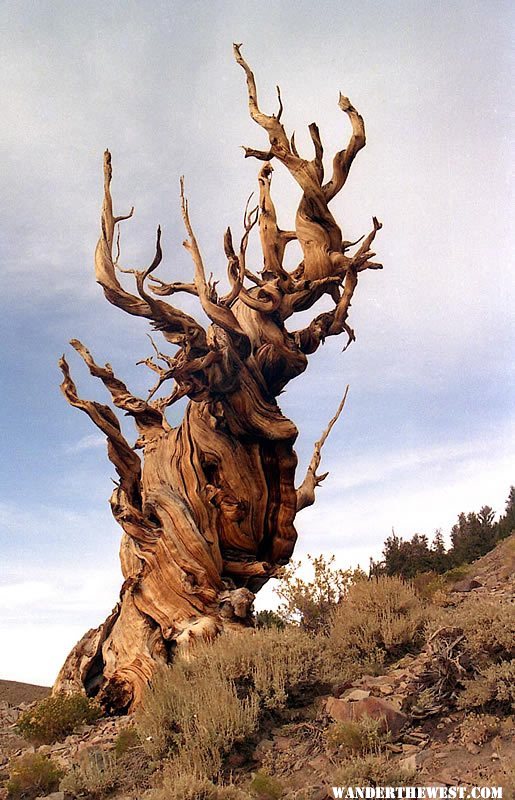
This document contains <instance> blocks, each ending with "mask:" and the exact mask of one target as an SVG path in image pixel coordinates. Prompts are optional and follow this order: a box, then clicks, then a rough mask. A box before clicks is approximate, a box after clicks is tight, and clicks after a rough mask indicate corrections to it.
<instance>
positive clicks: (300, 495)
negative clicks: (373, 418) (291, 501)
mask: <svg viewBox="0 0 515 800" xmlns="http://www.w3.org/2000/svg"><path fill="white" fill-rule="evenodd" d="M348 393H349V387H348V386H347V388H346V389H345V394H344V395H343V398H342V400H341V402H340V405H339V406H338V408H337V410H336V414H335V415H334V417H333V418H332V419H331V420H330V421H329V423H328V425H327V427H326V428H325V429H324V431H323V433H322V436H321V437H320V439H319V440H318V442H316V443H315V448H314V450H313V455H312V457H311V461H310V462H309V466H308V469H307V472H306V477H305V478H304V480H303V481H302V483H301V485H300V486H299V488H298V489H297V511H302V509H303V508H307V507H308V506H312V505H313V503H314V502H315V489H316V488H317V486H320V484H321V483H322V481H325V479H326V478H327V476H328V475H329V473H328V472H324V473H323V475H317V469H318V468H319V466H320V461H321V460H322V447H323V446H324V444H325V442H326V439H327V437H328V436H329V434H330V433H331V430H332V429H333V426H334V424H335V423H336V421H337V420H338V417H339V416H340V414H341V413H342V411H343V408H344V406H345V401H346V400H347V395H348Z"/></svg>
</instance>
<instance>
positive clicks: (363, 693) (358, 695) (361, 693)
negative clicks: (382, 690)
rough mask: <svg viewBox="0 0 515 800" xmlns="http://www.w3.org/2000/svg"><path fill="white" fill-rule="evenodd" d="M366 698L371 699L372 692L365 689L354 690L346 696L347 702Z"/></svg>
mask: <svg viewBox="0 0 515 800" xmlns="http://www.w3.org/2000/svg"><path fill="white" fill-rule="evenodd" d="M365 697H370V692H369V691H367V690H365V689H354V690H353V691H352V692H349V694H346V695H345V697H344V699H345V700H352V701H353V702H354V701H356V700H364V699H365Z"/></svg>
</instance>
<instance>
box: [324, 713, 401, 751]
mask: <svg viewBox="0 0 515 800" xmlns="http://www.w3.org/2000/svg"><path fill="white" fill-rule="evenodd" d="M382 727H383V725H382V721H381V720H377V719H372V718H371V717H364V718H363V719H361V720H356V721H350V720H349V721H344V722H334V723H333V724H332V725H330V726H329V727H328V728H327V729H326V732H325V736H326V740H327V743H328V745H329V747H331V748H335V749H340V748H341V749H343V750H347V751H349V752H351V753H356V754H357V753H367V752H368V753H371V752H374V751H378V750H380V748H381V747H382V745H384V744H385V743H386V742H387V741H389V739H390V736H389V734H388V733H383V732H382Z"/></svg>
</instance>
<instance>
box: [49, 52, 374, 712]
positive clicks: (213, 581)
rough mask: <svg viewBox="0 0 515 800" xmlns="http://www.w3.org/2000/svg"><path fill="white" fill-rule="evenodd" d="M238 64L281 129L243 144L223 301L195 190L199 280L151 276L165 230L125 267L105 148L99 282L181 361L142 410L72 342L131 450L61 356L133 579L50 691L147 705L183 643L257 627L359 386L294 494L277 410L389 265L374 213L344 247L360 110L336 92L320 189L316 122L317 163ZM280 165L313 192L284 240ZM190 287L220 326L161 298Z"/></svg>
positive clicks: (292, 459)
mask: <svg viewBox="0 0 515 800" xmlns="http://www.w3.org/2000/svg"><path fill="white" fill-rule="evenodd" d="M235 57H236V61H237V62H238V63H239V64H240V65H241V66H242V67H243V69H244V71H245V74H246V77H247V88H248V99H249V109H250V114H251V117H252V119H253V120H254V121H255V122H257V123H258V124H259V125H260V126H261V127H262V128H264V130H265V131H266V132H267V133H268V136H269V142H270V148H269V150H267V151H259V150H251V149H249V148H247V149H246V155H247V156H254V157H256V158H258V159H261V160H264V161H265V164H264V166H263V167H262V169H261V171H260V173H259V177H258V184H259V204H258V206H257V207H256V208H255V209H251V210H250V211H249V210H248V207H247V209H246V210H245V214H244V233H243V237H242V239H241V243H240V246H239V252H238V253H236V251H235V249H234V244H233V238H232V234H231V231H230V230H227V232H226V234H225V237H224V249H225V253H226V256H227V260H228V268H227V274H228V279H229V284H230V287H229V291H228V293H227V294H226V295H225V296H219V295H218V293H217V291H216V284H214V283H212V282H211V281H210V280H208V279H207V278H206V271H205V268H204V263H203V260H202V255H201V253H200V249H199V246H198V243H197V240H196V238H195V235H194V232H193V228H192V224H191V221H190V216H189V210H188V203H187V200H186V198H185V194H184V184H183V181H182V180H181V201H182V212H183V219H184V224H185V228H186V232H187V240H186V241H185V242H184V245H185V247H186V248H187V250H188V251H189V252H190V255H191V257H192V261H193V266H194V278H193V281H192V282H191V283H178V282H176V283H166V282H164V281H163V280H161V279H158V278H156V277H154V274H153V273H154V271H155V270H156V269H157V267H158V266H159V263H160V261H161V258H162V252H161V242H160V239H161V233H160V230H159V229H158V233H157V242H156V254H155V257H154V260H153V262H152V264H151V265H150V267H149V268H148V269H146V270H143V271H138V270H127V269H124V270H122V269H121V267H120V266H119V264H118V256H119V247H118V242H115V230H116V225H117V224H118V223H120V222H121V221H122V220H123V219H127V218H128V217H130V216H131V215H132V211H131V212H130V214H129V215H127V216H125V217H116V216H114V214H113V208H112V199H111V189H110V186H111V177H112V169H111V156H110V154H109V152H106V153H105V158H104V204H103V208H102V219H101V235H100V239H99V242H98V245H97V250H96V255H95V268H96V277H97V281H98V282H99V283H100V285H101V286H102V288H103V290H104V294H105V296H106V298H107V300H109V302H111V303H113V304H114V305H116V306H118V307H119V308H121V309H122V310H123V311H126V312H127V313H129V314H133V315H136V316H142V317H146V318H147V319H149V320H150V322H151V323H152V325H153V327H154V328H155V329H156V330H158V331H160V332H161V333H162V334H163V336H164V338H165V339H166V341H167V342H169V343H170V344H172V345H175V346H176V347H178V350H177V352H176V353H175V354H173V355H171V354H164V353H161V352H160V351H159V350H158V348H157V347H156V346H155V345H154V344H153V346H154V350H155V354H154V356H153V357H152V358H147V359H145V360H144V361H143V362H142V363H144V364H146V365H147V366H148V367H150V368H151V369H152V370H153V371H154V372H155V373H156V374H157V376H158V380H157V383H156V385H155V386H154V387H153V388H152V389H151V390H150V392H149V397H148V398H147V400H143V399H140V398H137V397H134V396H133V395H132V394H131V393H130V392H129V390H128V389H127V387H126V386H125V384H124V383H122V382H121V381H120V380H118V379H117V378H116V377H115V375H114V373H113V370H112V368H111V367H110V365H109V364H106V365H105V366H104V367H101V366H99V365H98V364H97V363H96V362H95V361H94V359H93V357H92V356H91V354H90V353H89V351H88V350H87V349H86V348H85V347H84V345H82V344H81V343H80V342H78V341H77V340H73V341H72V345H73V347H74V348H75V350H76V351H77V352H78V353H79V355H80V356H81V357H82V358H83V360H84V361H85V363H86V365H87V366H88V368H89V371H90V373H91V375H92V376H94V377H96V378H99V379H100V380H101V381H102V382H103V384H104V385H105V387H106V389H107V390H108V392H109V393H110V395H111V399H112V402H113V404H114V405H115V406H116V407H117V408H119V409H121V410H123V411H124V412H125V413H126V414H128V415H129V416H132V417H133V419H134V422H135V425H136V429H137V432H138V439H137V441H136V443H135V445H134V446H131V445H130V444H129V443H128V442H127V441H126V439H125V437H124V436H123V434H122V431H121V428H120V424H119V422H118V419H117V417H116V415H115V414H114V412H113V411H112V410H111V408H110V407H108V406H105V405H102V404H100V403H97V402H93V401H89V400H83V399H81V398H79V397H78V395H77V391H76V388H75V385H74V383H73V380H72V378H71V376H70V372H69V368H68V364H67V362H66V360H65V358H64V356H63V358H62V359H61V362H60V366H61V369H62V371H63V375H64V380H63V383H62V390H63V392H64V395H65V397H66V398H67V400H68V401H69V403H71V405H73V406H76V407H77V408H80V409H81V410H83V411H84V412H85V413H86V414H88V416H89V417H90V418H91V420H92V421H93V422H94V423H95V424H96V425H97V426H98V427H99V428H100V429H101V430H102V431H103V433H104V434H105V435H106V438H107V445H108V456H109V458H110V460H111V462H112V463H113V465H114V467H115V469H116V471H117V473H118V477H119V481H118V483H117V485H116V488H115V490H114V492H113V494H112V496H111V501H110V502H111V508H112V513H113V515H114V517H115V519H116V520H117V522H118V523H119V524H120V525H121V527H122V529H123V535H122V541H121V548H120V558H121V564H122V571H123V575H124V578H125V580H124V583H123V586H122V589H121V593H120V600H119V603H118V604H117V606H116V607H115V608H114V610H113V612H112V613H111V615H110V616H109V617H108V619H107V620H106V622H104V623H103V624H102V625H101V626H100V627H99V628H97V629H95V630H91V631H89V632H88V633H86V634H85V636H84V637H83V638H82V639H81V641H80V642H79V643H78V644H77V645H76V646H75V648H74V649H73V651H72V652H71V654H70V655H69V657H68V659H67V660H66V662H65V664H64V666H63V668H62V670H61V672H60V673H59V676H58V678H57V681H56V684H55V687H54V688H55V690H56V691H62V690H65V691H69V690H71V689H74V688H75V689H77V688H78V689H82V690H85V691H86V692H87V693H88V694H91V695H97V696H98V698H99V700H100V702H101V703H102V705H103V706H104V707H105V708H106V709H107V710H108V711H111V712H120V711H123V710H125V709H127V708H129V707H131V706H133V705H135V704H137V703H138V702H139V700H140V698H141V695H142V691H143V689H144V687H145V685H146V683H147V682H148V680H149V678H150V677H151V675H152V673H153V670H154V669H155V667H156V665H157V664H159V663H166V662H168V661H169V660H170V659H171V658H172V657H173V652H174V650H175V649H176V648H177V647H179V648H184V647H187V646H188V644H189V643H190V642H191V641H194V640H195V639H196V638H199V637H200V638H210V637H214V636H216V635H217V634H219V633H220V632H222V631H224V630H227V629H232V628H238V627H240V628H241V627H242V626H251V625H252V602H253V599H254V596H255V593H256V592H257V591H258V590H259V589H260V588H261V587H262V586H263V585H264V584H265V583H266V582H267V581H268V580H269V579H270V578H271V577H273V576H274V575H276V574H277V571H278V570H279V569H280V567H281V566H282V565H284V564H286V563H287V562H288V560H289V559H290V557H291V555H292V552H293V548H294V546H295V540H296V537H297V534H296V531H295V527H294V520H295V515H296V513H297V512H298V511H299V510H301V509H302V508H304V507H306V506H307V505H310V504H312V503H313V502H314V499H315V488H316V487H317V486H318V485H319V483H320V482H321V481H322V480H323V479H324V478H325V475H321V476H319V475H317V469H318V467H319V464H320V458H321V448H322V446H323V444H324V442H325V439H326V438H327V435H328V433H329V431H330V430H331V428H332V426H333V424H334V423H335V421H336V419H337V418H338V415H339V414H340V412H341V410H342V408H343V404H344V402H345V397H346V394H345V397H344V400H343V401H342V404H341V405H340V408H339V409H338V411H337V413H336V415H335V417H334V418H333V419H332V420H331V422H330V423H329V425H328V427H327V429H326V431H324V433H323V435H322V437H321V439H320V440H319V441H318V442H317V443H316V445H315V451H314V454H313V458H312V461H311V463H310V465H309V468H308V472H307V475H306V477H305V479H304V481H303V482H302V483H301V485H300V487H299V489H296V488H295V468H296V464H297V457H296V455H295V451H294V443H295V439H296V436H297V429H296V427H295V425H294V424H293V423H292V422H291V421H290V420H288V419H287V418H286V417H284V416H283V414H282V413H281V410H280V408H279V406H278V405H277V402H276V397H277V395H278V394H279V393H280V392H281V391H282V390H283V388H284V387H285V385H286V384H287V383H288V382H289V381H290V380H291V379H292V378H294V377H296V376H298V375H300V374H301V373H302V372H303V371H304V370H305V369H306V366H307V356H308V355H309V354H310V353H313V352H314V351H315V350H316V349H317V348H318V347H319V345H320V344H321V343H323V342H324V340H325V338H326V337H327V336H333V335H339V334H340V333H344V332H346V333H347V336H348V339H349V343H350V341H352V340H353V339H354V333H353V331H352V329H351V328H350V327H349V325H348V322H347V317H348V313H349V308H350V305H351V300H352V298H353V295H354V292H355V289H356V286H357V282H358V274H359V273H360V272H361V271H363V270H365V269H377V268H380V265H379V264H376V263H374V262H372V261H371V259H372V258H373V255H374V254H373V253H372V252H371V250H370V248H371V245H372V241H373V239H374V237H375V234H376V232H377V231H378V230H379V228H380V224H379V223H378V222H377V220H375V218H374V221H373V230H372V232H371V233H370V234H369V235H368V236H367V237H366V238H365V239H364V241H363V242H362V244H361V246H360V247H359V248H358V250H357V251H356V252H355V254H354V255H349V254H348V253H349V249H350V248H351V247H352V245H351V243H350V242H346V241H344V240H343V237H342V233H341V230H340V228H339V226H338V225H337V223H336V221H335V220H334V217H333V215H332V214H331V212H330V210H329V207H328V203H329V202H330V200H331V199H332V198H333V197H334V196H335V195H336V194H337V192H338V191H339V190H340V189H341V188H342V187H343V185H344V183H345V180H346V178H347V175H348V172H349V169H350V166H351V163H352V161H353V159H354V157H355V155H356V153H357V152H358V150H359V149H361V148H362V147H363V146H364V144H365V132H364V124H363V120H362V118H361V116H360V115H359V114H358V113H357V112H356V110H355V109H354V108H353V106H352V105H351V104H350V102H349V101H348V100H347V99H346V98H343V97H341V96H340V102H339V105H340V108H341V109H342V110H343V111H344V112H345V113H346V114H347V115H348V117H349V119H350V121H351V124H352V135H351V139H350V142H349V145H348V147H347V149H346V150H342V151H341V152H340V153H337V154H336V156H335V158H334V162H333V175H332V178H331V180H330V181H329V182H328V183H325V184H324V183H323V173H324V170H323V163H322V155H323V149H322V143H321V139H320V134H319V131H318V128H317V126H316V125H315V124H313V125H311V126H310V133H311V137H312V141H313V144H314V147H315V158H314V159H313V160H311V161H307V160H305V159H303V158H301V157H300V156H299V154H298V152H297V150H296V147H295V143H294V139H293V137H292V138H291V139H288V137H287V136H286V133H285V130H284V127H283V125H282V123H281V121H280V118H281V114H282V110H283V109H282V103H281V101H280V94H279V103H280V110H279V113H278V115H277V116H267V115H265V114H263V113H262V112H261V111H260V109H259V106H258V102H257V93H256V86H255V80H254V76H253V74H252V72H251V70H250V68H249V67H248V65H247V63H246V62H245V61H244V59H243V57H242V55H241V52H240V46H238V45H235ZM273 158H275V159H276V160H278V161H280V162H281V163H282V164H284V166H285V167H286V168H287V169H288V170H289V172H290V173H291V175H292V176H293V178H294V179H295V180H296V181H297V182H298V184H299V185H300V187H301V188H302V191H303V196H302V199H301V201H300V205H299V209H298V212H297V217H296V222H295V230H294V231H282V230H280V229H279V227H278V225H277V217H276V213H275V207H274V204H273V201H272V198H271V177H272V166H271V163H270V161H271V160H272V159H273ZM255 225H258V227H259V234H260V240H261V248H262V253H263V265H262V268H261V269H260V270H259V274H256V272H255V271H251V270H250V269H249V267H248V265H247V263H246V251H247V243H248V239H249V236H250V234H251V232H252V229H253V228H254V226H255ZM295 239H297V240H298V241H299V243H300V246H301V248H302V251H303V260H302V262H301V263H300V264H299V266H298V267H297V268H296V269H295V270H293V271H292V272H289V271H288V270H286V269H285V267H284V266H283V259H284V253H285V249H286V246H287V245H288V243H289V242H291V241H293V240H295ZM360 241H361V240H360ZM356 244H357V243H356ZM115 251H116V255H115ZM120 272H124V273H130V274H132V275H133V277H134V279H135V283H136V289H137V294H132V293H130V292H129V291H127V289H125V288H124V287H123V286H122V284H121V283H120V279H119V273H120ZM178 292H187V293H189V294H192V295H194V296H196V297H197V298H198V300H199V303H200V305H201V307H202V309H203V311H204V312H205V314H206V315H207V317H208V319H209V320H210V325H209V327H208V328H207V329H205V328H204V327H203V326H202V325H200V324H199V323H198V322H197V321H196V320H195V319H194V318H193V317H191V316H190V315H188V314H186V313H184V312H183V311H181V310H179V309H178V308H175V307H174V306H172V305H170V303H169V302H167V301H165V300H163V299H160V298H164V297H170V296H173V295H174V294H176V293H178ZM326 293H327V294H329V295H330V296H331V297H332V298H333V300H334V309H333V310H331V311H329V312H325V313H323V314H320V315H319V316H318V317H316V319H314V320H313V322H311V323H310V325H308V326H307V327H306V328H304V329H303V330H299V331H293V332H292V331H290V330H288V329H287V328H286V325H285V323H286V321H287V320H288V319H289V318H290V317H291V316H292V315H293V314H294V313H295V312H296V311H300V310H306V309H309V308H310V307H311V306H313V305H314V303H315V302H316V301H317V300H318V299H319V298H320V297H321V296H322V295H323V294H326ZM170 380H171V381H173V382H174V387H173V390H172V391H171V393H170V394H168V395H164V394H162V393H161V389H162V387H163V386H164V385H165V384H166V382H167V381H170ZM185 396H186V397H188V398H189V404H188V406H187V409H186V412H185V415H184V419H183V420H182V422H181V424H180V425H179V426H177V427H175V428H172V427H171V426H170V425H169V424H168V422H167V419H166V414H165V412H166V408H167V407H168V406H170V405H171V404H172V403H174V402H175V401H177V400H178V399H179V398H181V397H185ZM137 450H141V451H142V456H143V458H142V459H141V458H140V456H139V455H138V454H137Z"/></svg>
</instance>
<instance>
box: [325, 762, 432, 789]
mask: <svg viewBox="0 0 515 800" xmlns="http://www.w3.org/2000/svg"><path fill="white" fill-rule="evenodd" d="M416 777H417V773H416V771H415V770H408V769H404V768H403V767H401V766H399V764H396V763H395V762H393V761H391V760H390V759H389V758H387V757H386V756H385V755H368V756H354V757H353V758H350V759H349V760H348V761H346V762H345V763H344V764H342V765H341V766H340V767H339V768H338V769H337V770H336V771H335V772H334V773H333V775H332V779H331V783H332V784H333V785H334V786H413V783H414V781H415V779H416Z"/></svg>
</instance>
